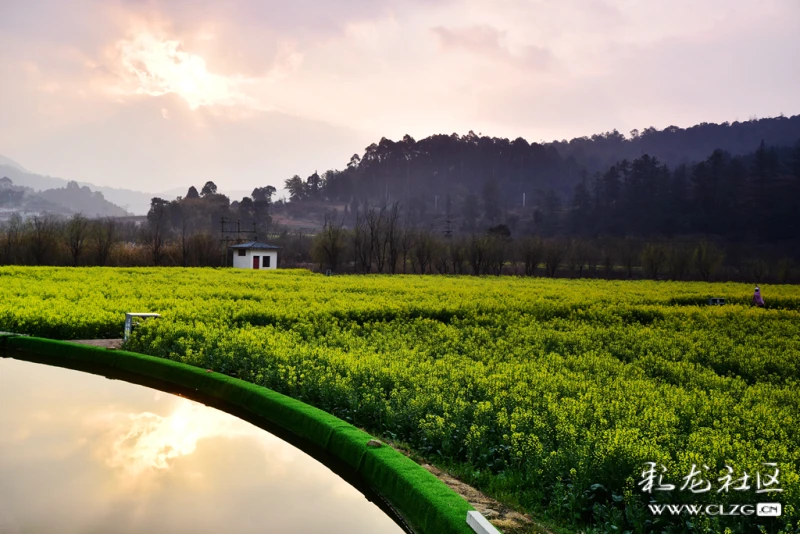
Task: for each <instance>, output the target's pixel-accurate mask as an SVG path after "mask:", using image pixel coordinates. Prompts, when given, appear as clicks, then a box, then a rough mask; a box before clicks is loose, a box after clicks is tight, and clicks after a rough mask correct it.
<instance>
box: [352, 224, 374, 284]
mask: <svg viewBox="0 0 800 534" xmlns="http://www.w3.org/2000/svg"><path fill="white" fill-rule="evenodd" d="M370 247H371V241H370V239H369V233H368V231H367V225H366V222H365V220H364V216H363V215H362V214H361V212H360V211H356V223H355V225H354V227H353V253H354V254H355V265H356V269H358V268H359V267H360V269H361V272H362V273H364V274H366V273H369V272H370V271H371V270H372V250H371V248H370Z"/></svg>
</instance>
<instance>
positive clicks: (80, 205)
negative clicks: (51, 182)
mask: <svg viewBox="0 0 800 534" xmlns="http://www.w3.org/2000/svg"><path fill="white" fill-rule="evenodd" d="M0 210H2V211H3V212H14V211H21V212H34V213H35V212H45V211H46V212H50V213H56V214H60V215H70V214H73V213H82V214H83V215H85V216H87V217H124V216H126V215H129V214H128V212H126V211H125V210H124V209H122V208H120V207H119V206H117V205H115V204H112V203H111V202H109V201H108V200H106V199H105V198H104V197H103V194H102V193H100V192H96V191H92V190H91V189H89V188H88V187H86V186H83V187H82V186H80V185H78V183H77V182H68V183H67V185H66V187H61V188H54V189H46V190H44V191H34V190H33V189H32V188H30V187H25V186H21V185H16V184H15V183H14V181H13V180H12V179H11V178H9V177H8V176H3V177H1V178H0Z"/></svg>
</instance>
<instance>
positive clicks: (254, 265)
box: [253, 256, 259, 269]
mask: <svg viewBox="0 0 800 534" xmlns="http://www.w3.org/2000/svg"><path fill="white" fill-rule="evenodd" d="M258 258H259V257H258V256H253V269H258V268H259V267H258Z"/></svg>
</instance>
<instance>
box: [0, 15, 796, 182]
mask: <svg viewBox="0 0 800 534" xmlns="http://www.w3.org/2000/svg"><path fill="white" fill-rule="evenodd" d="M798 20H800V2H798V1H797V0H703V1H697V0H646V1H644V0H638V1H635V0H402V1H400V0H339V1H338V2H316V1H311V0H294V1H292V2H285V1H280V2H279V1H273V0H226V1H211V0H70V1H66V0H0V49H2V50H3V53H2V54H0V81H2V82H1V83H0V155H3V156H6V157H9V158H11V159H13V160H15V161H17V162H18V163H20V164H22V165H23V166H24V167H26V168H27V169H29V170H31V171H35V172H38V173H41V174H49V175H53V176H59V177H62V178H67V179H75V180H79V181H85V182H91V183H94V184H97V185H104V186H112V187H125V188H129V189H136V190H141V191H148V192H158V191H165V190H170V189H173V188H178V187H184V186H188V185H192V184H195V185H202V184H203V183H205V182H206V181H207V180H212V181H214V182H215V183H216V184H217V185H218V186H219V187H220V189H223V188H225V189H237V190H238V189H243V190H249V189H250V188H253V187H260V186H264V185H275V186H276V187H280V186H282V184H283V182H284V181H285V180H286V179H287V178H290V177H291V176H292V175H294V174H299V175H300V176H302V177H306V176H308V175H310V174H311V173H313V172H314V171H315V170H318V171H319V172H322V171H324V170H327V169H330V168H337V169H342V168H344V167H345V166H346V164H347V162H348V161H349V159H350V156H352V155H353V154H356V153H358V154H363V152H364V149H365V148H366V147H367V146H368V145H369V144H370V143H373V142H378V141H379V140H380V139H381V138H382V137H387V138H390V139H400V138H402V136H403V135H405V134H409V135H411V136H412V137H414V138H415V139H421V138H424V137H427V136H429V135H433V134H439V133H445V134H451V133H458V134H466V133H468V132H469V131H470V130H472V131H474V132H476V133H482V134H485V135H490V136H496V137H505V138H509V139H514V138H516V137H523V138H525V139H527V140H528V141H530V142H537V141H538V142H542V141H552V140H556V139H558V140H560V139H571V138H573V137H580V136H584V135H592V134H594V133H602V132H605V131H610V130H613V129H617V130H619V131H620V132H622V133H625V134H627V133H628V132H629V131H630V130H632V129H634V128H636V129H639V130H642V129H644V128H646V127H649V126H654V127H656V128H659V129H662V128H664V127H667V126H670V125H676V126H681V127H688V126H691V125H693V124H697V123H701V122H724V121H731V122H733V121H735V120H748V119H750V118H753V117H759V118H761V117H770V116H777V115H779V114H781V113H784V114H786V115H794V114H797V113H798V112H800V98H798V89H797V88H798V87H800V62H798V61H796V59H797V54H798V52H800V32H797V31H796V23H797V21H798Z"/></svg>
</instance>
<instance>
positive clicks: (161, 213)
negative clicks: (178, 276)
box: [143, 182, 213, 266]
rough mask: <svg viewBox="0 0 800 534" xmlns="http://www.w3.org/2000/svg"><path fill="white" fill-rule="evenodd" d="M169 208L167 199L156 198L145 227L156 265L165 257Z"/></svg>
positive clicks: (148, 246)
mask: <svg viewBox="0 0 800 534" xmlns="http://www.w3.org/2000/svg"><path fill="white" fill-rule="evenodd" d="M208 184H212V185H213V183H212V182H208V183H207V184H206V186H208ZM205 189H206V187H204V188H203V190H204V191H205ZM211 194H213V193H211ZM168 209H169V203H168V202H167V201H166V200H163V199H160V198H154V199H153V200H152V202H151V205H150V212H149V213H148V214H147V227H146V228H145V229H144V232H143V234H144V235H143V237H144V241H145V243H147V248H148V249H149V251H150V258H151V259H152V261H153V265H155V266H158V265H161V260H162V259H163V258H164V245H165V244H166V237H167V236H166V233H167V225H168V222H169V219H168V217H169V213H168Z"/></svg>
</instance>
